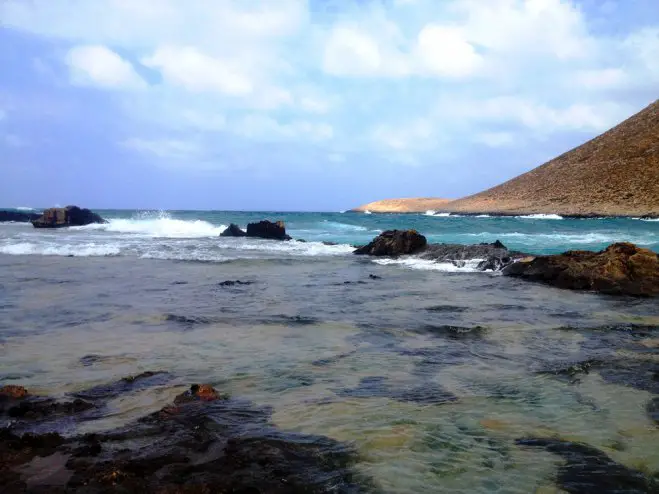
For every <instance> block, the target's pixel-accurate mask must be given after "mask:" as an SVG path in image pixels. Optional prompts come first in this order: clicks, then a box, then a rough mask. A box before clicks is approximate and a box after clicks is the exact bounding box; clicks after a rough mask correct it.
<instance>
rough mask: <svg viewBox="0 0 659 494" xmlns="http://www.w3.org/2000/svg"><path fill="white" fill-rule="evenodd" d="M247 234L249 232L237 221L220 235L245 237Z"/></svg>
mask: <svg viewBox="0 0 659 494" xmlns="http://www.w3.org/2000/svg"><path fill="white" fill-rule="evenodd" d="M246 235H247V234H246V233H245V232H244V231H243V230H241V229H240V227H239V226H238V225H236V224H235V223H231V224H230V225H229V228H227V229H226V230H224V231H223V232H222V233H220V237H245V236H246Z"/></svg>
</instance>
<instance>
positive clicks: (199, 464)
mask: <svg viewBox="0 0 659 494" xmlns="http://www.w3.org/2000/svg"><path fill="white" fill-rule="evenodd" d="M171 379H172V376H171V375H169V374H168V373H163V372H147V373H144V374H140V375H138V376H134V377H130V378H124V379H121V380H120V381H118V382H116V383H111V384H105V385H100V386H97V387H96V388H92V389H90V390H86V391H82V392H80V393H77V395H80V396H83V397H84V398H76V400H74V402H77V403H79V404H80V405H79V406H78V407H72V406H70V405H69V404H70V403H74V402H58V401H55V400H53V399H52V398H47V397H37V396H32V395H30V394H29V393H28V392H27V390H25V389H24V388H21V387H19V386H9V387H4V388H0V419H1V420H2V424H3V425H4V424H8V425H7V426H4V427H1V428H0V486H2V487H0V490H1V491H2V492H3V493H8V494H13V493H46V492H48V493H64V492H85V493H89V494H101V493H109V492H126V493H128V492H141V493H145V494H147V493H154V494H155V493H159V494H165V493H172V494H173V493H181V494H183V493H186V494H193V493H199V494H205V493H211V492H217V493H230V492H232V493H238V492H241V493H252V492H253V493H257V492H268V493H281V494H284V493H296V492H297V493H302V492H304V493H309V494H313V493H323V492H355V493H356V492H362V491H363V490H368V492H371V490H370V489H368V486H369V484H370V482H367V480H366V479H365V478H364V482H365V483H366V485H364V484H361V483H360V482H358V478H363V477H361V476H359V475H358V474H357V473H356V472H355V471H354V470H353V468H352V464H353V463H354V461H355V460H356V455H355V453H354V451H353V450H352V448H351V447H350V446H349V445H346V444H342V443H340V442H338V441H335V440H333V439H330V438H327V437H323V436H315V435H308V434H300V433H294V432H285V431H281V430H278V429H277V428H275V426H274V425H273V424H272V423H271V421H270V409H269V408H267V407H258V406H256V405H253V404H252V403H249V402H247V401H245V400H236V399H232V398H230V397H228V396H226V395H222V394H221V393H219V392H218V391H217V390H215V389H214V388H213V387H212V386H210V385H207V384H202V385H193V386H192V387H191V388H190V389H189V390H188V391H186V392H184V393H182V394H179V395H178V396H177V397H176V398H175V399H174V401H173V403H172V404H170V405H168V406H165V407H164V408H162V409H161V410H159V411H157V412H154V413H151V414H149V415H146V416H144V417H142V418H140V419H138V420H136V421H134V422H131V423H128V424H126V425H124V426H121V427H119V428H117V429H114V430H110V431H105V432H100V433H94V434H80V435H75V434H72V433H71V432H72V431H73V432H74V431H75V430H74V429H72V427H75V425H76V424H79V423H81V422H82V421H89V420H92V419H96V418H102V417H103V416H104V415H105V414H107V413H112V412H111V409H109V408H108V402H109V401H110V400H112V399H116V398H117V397H119V396H121V395H123V394H125V393H133V392H135V391H137V390H140V389H145V388H147V387H152V386H161V385H163V384H167V382H168V381H171ZM35 430H36V431H37V432H35ZM65 430H66V431H68V432H69V433H68V434H66V435H65V434H62V432H63V431H65Z"/></svg>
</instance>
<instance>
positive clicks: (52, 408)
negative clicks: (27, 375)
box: [7, 398, 94, 420]
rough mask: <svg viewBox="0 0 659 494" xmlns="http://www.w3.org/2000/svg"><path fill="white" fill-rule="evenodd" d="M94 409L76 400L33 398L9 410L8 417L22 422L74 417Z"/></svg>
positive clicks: (86, 403) (92, 406)
mask: <svg viewBox="0 0 659 494" xmlns="http://www.w3.org/2000/svg"><path fill="white" fill-rule="evenodd" d="M92 408H94V405H93V404H92V403H89V402H87V401H85V400H82V399H78V398H76V399H75V400H73V401H64V402H58V401H55V400H53V399H51V398H31V399H26V400H21V402H20V403H18V404H17V405H15V406H13V407H11V408H9V409H8V410H7V416H9V417H11V418H14V419H22V420H41V419H45V418H53V417H56V416H64V415H73V414H78V413H82V412H86V411H87V410H90V409H92Z"/></svg>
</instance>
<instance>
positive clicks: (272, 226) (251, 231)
mask: <svg viewBox="0 0 659 494" xmlns="http://www.w3.org/2000/svg"><path fill="white" fill-rule="evenodd" d="M247 236H248V237H257V238H266V239H270V240H292V239H291V237H290V236H289V235H287V234H286V227H285V225H284V222H283V221H277V222H275V223H273V222H272V221H267V220H263V221H259V222H258V223H249V224H248V225H247Z"/></svg>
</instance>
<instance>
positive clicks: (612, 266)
mask: <svg viewBox="0 0 659 494" xmlns="http://www.w3.org/2000/svg"><path fill="white" fill-rule="evenodd" d="M503 274H504V275H506V276H513V277H517V278H522V279H526V280H531V281H539V282H543V283H547V284H549V285H552V286H556V287H558V288H566V289H571V290H592V291H596V292H600V293H606V294H610V295H632V296H638V297H652V296H656V295H659V255H658V254H656V253H655V252H652V251H651V250H649V249H643V248H640V247H637V246H636V245H634V244H631V243H626V242H624V243H616V244H612V245H610V246H609V247H607V248H606V249H605V250H603V251H600V252H591V251H578V250H573V251H568V252H565V253H563V254H558V255H553V256H538V257H534V258H528V259H523V260H521V261H519V262H515V263H513V264H511V265H510V266H507V267H506V268H505V269H504V271H503Z"/></svg>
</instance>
